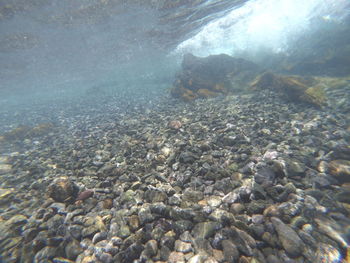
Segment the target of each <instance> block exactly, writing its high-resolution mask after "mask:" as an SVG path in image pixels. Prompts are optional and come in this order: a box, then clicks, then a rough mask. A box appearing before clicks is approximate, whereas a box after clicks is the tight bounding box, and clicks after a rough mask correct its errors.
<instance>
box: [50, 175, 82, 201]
mask: <svg viewBox="0 0 350 263" xmlns="http://www.w3.org/2000/svg"><path fill="white" fill-rule="evenodd" d="M78 191H79V188H78V186H77V185H76V184H75V183H73V182H72V181H71V180H70V179H69V178H68V177H60V178H57V179H55V180H54V181H53V182H52V183H51V184H50V185H49V187H48V190H47V195H48V196H49V197H51V198H52V199H53V200H55V201H56V202H73V201H74V200H75V198H76V197H77V194H78Z"/></svg>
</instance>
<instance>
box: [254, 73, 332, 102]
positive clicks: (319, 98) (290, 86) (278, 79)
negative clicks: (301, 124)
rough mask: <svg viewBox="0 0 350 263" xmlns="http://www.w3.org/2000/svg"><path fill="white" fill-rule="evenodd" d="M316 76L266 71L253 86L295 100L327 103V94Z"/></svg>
mask: <svg viewBox="0 0 350 263" xmlns="http://www.w3.org/2000/svg"><path fill="white" fill-rule="evenodd" d="M318 83H319V82H318V81H317V79H316V78H303V77H300V76H287V75H284V76H283V75H277V74H274V73H270V72H265V73H263V74H261V75H260V76H258V77H257V78H256V79H255V80H254V81H253V82H252V83H251V86H252V87H255V88H259V89H272V90H274V91H275V92H277V93H278V94H281V95H282V96H283V97H284V98H286V99H288V100H291V101H294V102H304V103H308V104H311V105H314V106H317V107H321V106H324V105H325V104H326V94H325V91H324V87H323V86H322V85H319V86H318V85H317V84H318Z"/></svg>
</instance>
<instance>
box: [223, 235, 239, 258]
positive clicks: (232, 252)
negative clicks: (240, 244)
mask: <svg viewBox="0 0 350 263" xmlns="http://www.w3.org/2000/svg"><path fill="white" fill-rule="evenodd" d="M221 245H222V250H223V253H224V258H225V260H226V261H227V262H237V261H238V259H239V251H238V249H237V247H236V246H235V244H234V243H233V242H232V241H230V240H223V241H222V242H221Z"/></svg>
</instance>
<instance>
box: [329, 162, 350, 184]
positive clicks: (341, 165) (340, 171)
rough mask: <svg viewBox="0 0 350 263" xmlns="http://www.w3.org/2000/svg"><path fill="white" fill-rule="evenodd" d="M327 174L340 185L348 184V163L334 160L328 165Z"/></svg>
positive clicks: (349, 173)
mask: <svg viewBox="0 0 350 263" xmlns="http://www.w3.org/2000/svg"><path fill="white" fill-rule="evenodd" d="M328 170H329V173H330V174H331V175H332V176H333V177H334V178H336V179H337V180H338V181H339V182H340V183H348V182H350V161H348V160H334V161H331V162H330V163H329V165H328Z"/></svg>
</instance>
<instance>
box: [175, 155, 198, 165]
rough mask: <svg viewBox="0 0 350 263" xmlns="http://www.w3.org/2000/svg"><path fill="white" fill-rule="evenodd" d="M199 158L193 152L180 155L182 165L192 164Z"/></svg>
mask: <svg viewBox="0 0 350 263" xmlns="http://www.w3.org/2000/svg"><path fill="white" fill-rule="evenodd" d="M197 159H198V157H197V156H196V155H194V154H193V153H191V152H182V153H181V154H180V155H179V161H180V163H186V164H192V163H194V161H195V160H197Z"/></svg>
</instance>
